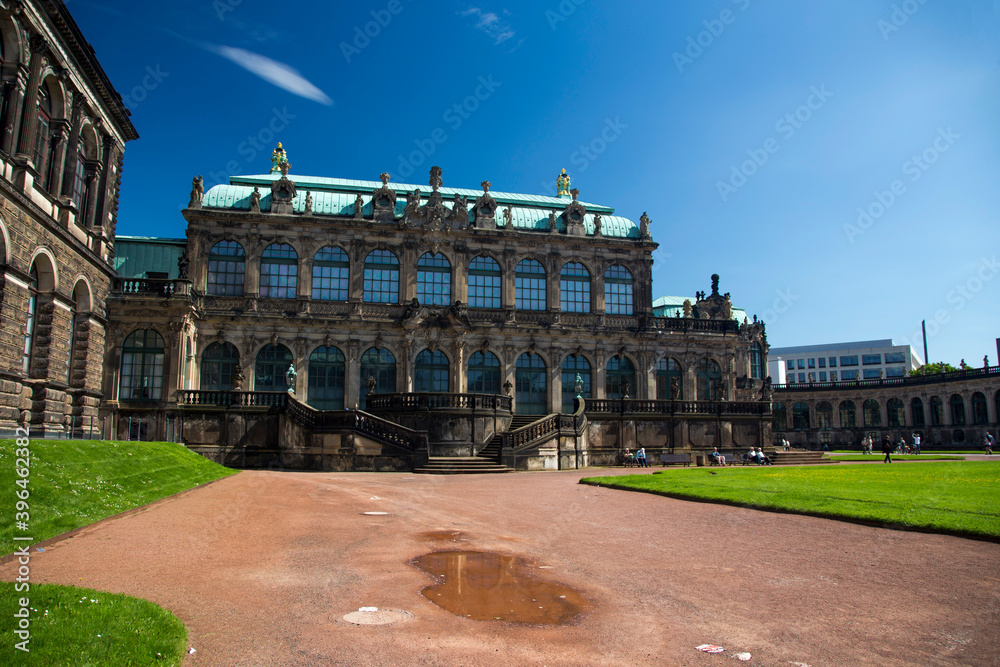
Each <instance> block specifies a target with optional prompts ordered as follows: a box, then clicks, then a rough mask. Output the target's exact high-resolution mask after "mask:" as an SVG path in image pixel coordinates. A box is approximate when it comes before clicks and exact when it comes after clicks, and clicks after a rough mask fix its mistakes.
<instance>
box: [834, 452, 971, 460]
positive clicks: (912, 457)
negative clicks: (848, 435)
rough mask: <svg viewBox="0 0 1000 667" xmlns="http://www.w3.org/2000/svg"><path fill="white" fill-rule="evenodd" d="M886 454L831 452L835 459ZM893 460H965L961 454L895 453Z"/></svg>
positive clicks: (881, 457)
mask: <svg viewBox="0 0 1000 667" xmlns="http://www.w3.org/2000/svg"><path fill="white" fill-rule="evenodd" d="M884 458H885V454H882V453H881V452H879V453H878V454H831V455H830V459H831V460H833V461H881V460H882V459H884ZM892 460H893V461H964V460H965V459H964V458H963V457H961V456H945V455H943V454H893V455H892Z"/></svg>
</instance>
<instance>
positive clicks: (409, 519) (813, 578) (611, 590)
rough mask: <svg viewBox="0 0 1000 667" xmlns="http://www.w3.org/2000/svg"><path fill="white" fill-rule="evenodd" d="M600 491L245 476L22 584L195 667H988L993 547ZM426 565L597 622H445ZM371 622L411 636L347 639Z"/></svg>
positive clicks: (66, 553)
mask: <svg viewBox="0 0 1000 667" xmlns="http://www.w3.org/2000/svg"><path fill="white" fill-rule="evenodd" d="M606 473H607V471H599V473H598V471H586V472H578V471H574V472H549V473H520V474H508V475H486V476H475V475H463V476H457V477H433V476H421V475H412V474H362V473H355V474H333V473H314V474H310V473H277V472H244V473H241V474H239V475H236V476H234V477H230V478H227V479H223V480H221V481H219V482H216V483H214V484H211V485H209V486H207V487H204V488H201V489H197V490H195V491H192V492H190V493H187V494H183V495H181V496H178V497H175V498H171V499H168V500H165V501H163V502H160V503H157V504H154V505H151V506H149V507H148V508H147V509H145V510H144V511H141V512H138V513H136V514H133V515H131V516H126V517H122V518H120V519H115V520H111V521H106V522H103V523H100V524H97V525H95V526H93V527H91V528H88V529H85V530H84V531H82V532H81V533H79V534H77V535H76V536H74V537H72V538H70V539H66V540H63V541H61V542H57V543H55V544H53V545H51V546H50V547H49V548H47V549H46V550H45V552H44V553H39V554H37V555H34V556H33V557H32V580H33V581H45V582H53V583H62V584H73V585H80V586H87V587H92V588H96V589H100V590H107V591H113V592H116V593H127V594H129V595H134V596H138V597H142V598H146V599H149V600H152V601H154V602H157V603H159V604H161V605H163V606H164V607H167V608H168V609H170V610H171V611H173V612H174V613H175V614H177V615H178V616H179V617H180V618H181V620H183V621H184V623H185V625H186V626H187V628H188V631H189V632H190V643H191V645H192V646H193V647H195V648H196V649H197V652H196V653H194V654H193V655H190V656H188V658H187V660H186V661H185V665H186V666H192V667H194V666H199V667H200V666H207V665H224V666H226V667H230V666H233V665H239V666H248V667H249V666H254V667H257V666H263V665H295V666H298V665H301V666H308V667H315V666H318V665H362V666H367V665H442V666H443V665H448V666H455V665H466V666H473V665H548V666H555V665H713V664H714V665H723V664H741V663H737V662H736V661H735V660H733V656H734V654H735V653H737V652H741V651H746V652H749V653H751V654H752V656H753V658H752V660H751V661H750V662H749V663H746V664H751V665H788V664H789V663H790V662H791V663H796V664H798V663H802V664H807V665H811V666H812V667H819V666H820V665H996V664H998V662H1000V639H998V621H1000V575H998V572H1000V547H998V545H996V544H993V543H987V542H978V541H973V540H966V539H961V538H955V537H947V536H939V535H926V534H921V533H910V532H901V531H895V530H885V529H880V528H872V527H866V526H859V525H853V524H848V523H838V522H835V521H829V520H824V519H815V518H809V517H799V516H791V515H782V514H772V513H768V512H760V511H754V510H744V509H734V508H731V507H724V506H719V505H711V504H704V503H693V502H685V501H680V500H673V499H669V498H662V497H658V496H654V495H647V494H639V493H629V492H624V491H613V490H609V489H596V488H594V487H590V486H581V485H579V484H577V481H578V480H579V478H580V477H583V476H588V475H594V474H606ZM366 511H385V512H389V513H390V514H389V515H388V516H366V515H364V514H363V512H366ZM442 531H445V538H442ZM447 531H460V532H461V536H460V537H459V538H458V539H459V541H455V542H450V541H447V534H448V533H447ZM438 549H461V550H473V551H478V550H491V551H497V552H501V553H503V554H511V555H516V556H520V557H523V558H524V559H526V560H527V561H528V562H529V563H531V564H533V565H534V566H536V567H537V566H542V569H538V570H536V572H537V574H538V575H539V576H540V577H543V578H546V579H550V580H552V581H556V582H559V583H561V584H566V585H569V586H572V587H574V588H576V589H577V590H579V591H581V592H582V593H583V594H584V595H585V596H586V597H587V598H588V599H589V600H590V601H591V603H592V604H591V607H590V609H589V611H588V613H587V615H586V616H585V617H584V618H582V619H581V620H579V621H578V622H577V623H576V624H574V625H570V626H562V627H526V626H522V625H517V624H511V623H503V622H495V621H472V620H468V619H464V618H461V617H458V616H454V615H452V614H450V613H448V612H446V611H444V610H442V609H440V608H438V607H437V606H435V605H434V604H433V603H431V602H430V601H428V600H427V599H426V598H424V597H423V596H421V595H420V589H421V588H422V587H424V586H426V585H428V584H430V583H432V582H431V580H430V578H429V577H428V576H427V575H426V574H424V573H423V572H421V571H420V570H418V569H417V568H416V567H414V566H413V565H411V564H410V563H409V561H410V560H411V559H413V558H415V557H417V556H420V555H423V554H426V553H429V552H431V551H435V550H438ZM15 567H16V564H11V563H8V564H6V565H3V566H2V567H0V576H2V578H4V579H7V580H10V579H12V578H13V576H14V569H15ZM362 606H375V607H380V608H387V609H401V610H406V611H409V612H412V613H413V614H414V615H415V617H414V618H413V619H412V620H410V621H408V622H405V623H400V624H397V625H391V626H369V627H361V626H354V625H350V624H347V623H344V622H343V621H342V620H341V617H342V616H343V615H344V614H345V613H347V612H350V611H353V610H356V609H358V608H359V607H362ZM704 643H711V644H718V645H721V646H724V647H725V648H726V652H725V653H723V654H720V655H709V654H705V653H701V652H699V651H697V650H695V648H694V647H695V646H697V645H699V644H704Z"/></svg>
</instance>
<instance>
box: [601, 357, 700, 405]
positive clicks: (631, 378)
mask: <svg viewBox="0 0 1000 667" xmlns="http://www.w3.org/2000/svg"><path fill="white" fill-rule="evenodd" d="M604 394H605V396H606V397H607V398H625V397H626V395H627V396H628V397H629V398H633V397H634V396H635V366H634V365H633V364H632V362H631V360H629V358H628V357H620V356H614V357H611V358H610V359H608V364H607V367H606V368H605V372H604ZM716 400H717V399H716Z"/></svg>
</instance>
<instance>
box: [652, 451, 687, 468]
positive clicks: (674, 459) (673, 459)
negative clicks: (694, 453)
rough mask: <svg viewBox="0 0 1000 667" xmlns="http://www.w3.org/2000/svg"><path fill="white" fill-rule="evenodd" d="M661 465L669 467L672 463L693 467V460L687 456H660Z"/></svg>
mask: <svg viewBox="0 0 1000 667" xmlns="http://www.w3.org/2000/svg"><path fill="white" fill-rule="evenodd" d="M660 463H662V464H663V465H665V466H668V465H670V464H672V463H681V464H684V465H686V466H689V465H691V459H689V458H688V455H687V454H660Z"/></svg>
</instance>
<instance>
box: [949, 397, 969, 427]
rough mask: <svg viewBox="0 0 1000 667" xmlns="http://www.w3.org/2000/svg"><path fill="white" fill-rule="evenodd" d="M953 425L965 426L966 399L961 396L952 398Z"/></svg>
mask: <svg viewBox="0 0 1000 667" xmlns="http://www.w3.org/2000/svg"><path fill="white" fill-rule="evenodd" d="M949 402H950V403H951V425H952V426H965V399H964V398H962V397H961V395H959V394H953V395H952V397H951V401H949Z"/></svg>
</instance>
